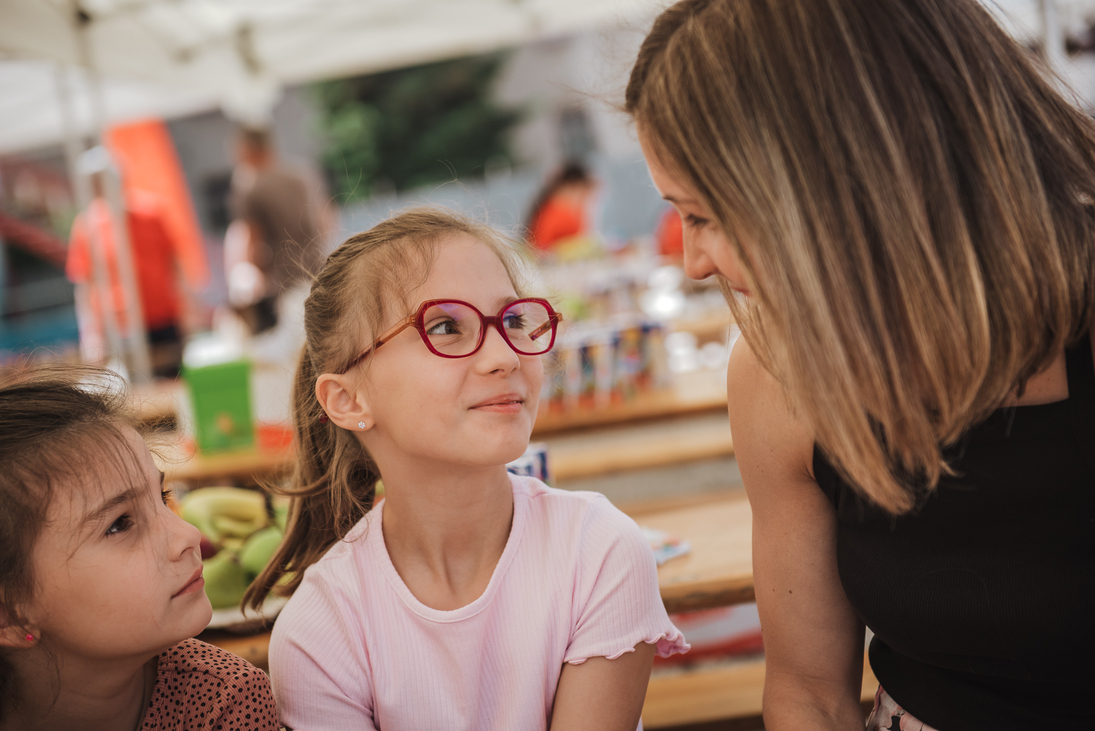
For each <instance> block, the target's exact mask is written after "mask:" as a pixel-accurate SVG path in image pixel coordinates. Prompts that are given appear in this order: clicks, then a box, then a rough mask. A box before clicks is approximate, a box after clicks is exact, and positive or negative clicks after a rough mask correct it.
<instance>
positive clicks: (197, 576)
mask: <svg viewBox="0 0 1095 731" xmlns="http://www.w3.org/2000/svg"><path fill="white" fill-rule="evenodd" d="M204 588H205V579H203V578H202V567H201V566H199V567H198V570H197V571H195V572H194V576H192V577H191V579H190V581H188V582H187V583H186V586H184V587H183V588H181V589H179V590H178V591H177V592H175V594H174V595H173V596H172V597H171V598H172V599H174V598H175V597H179V596H183V595H184V594H192V593H194V592H196V591H201V590H202V589H204Z"/></svg>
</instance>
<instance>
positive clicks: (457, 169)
mask: <svg viewBox="0 0 1095 731" xmlns="http://www.w3.org/2000/svg"><path fill="white" fill-rule="evenodd" d="M503 60H504V56H503V54H501V53H494V54H490V55H486V56H474V57H470V58H460V59H455V60H451V61H442V62H439V63H431V64H426V65H422V66H414V67H411V68H404V69H397V70H393V71H385V72H382V73H378V74H370V75H368V76H359V77H356V78H351V79H339V80H336V81H328V82H323V83H320V84H317V85H316V87H315V88H316V96H317V99H318V100H319V105H320V109H321V119H322V132H323V135H324V140H325V147H324V154H323V165H324V168H325V169H326V172H327V175H328V177H329V180H330V182H331V184H332V190H334V191H336V192H337V193H338V194H339V195H340V197H341V199H342V200H343V201H344V202H348V201H352V200H359V199H362V198H367V197H369V196H370V195H371V194H372V193H373V192H374V189H377V188H380V187H383V188H390V187H394V188H395V189H396V190H406V189H408V188H414V187H417V186H420V185H426V184H429V183H439V182H444V181H448V180H452V179H453V178H477V177H480V176H482V175H483V170H484V166H485V164H486V163H487V162H488V161H491V162H492V163H495V162H502V161H504V162H506V163H512V162H513V155H512V153H511V151H510V147H509V134H508V133H509V131H510V130H511V129H512V127H513V126H514V125H515V124H516V123H517V122H518V121H519V120H520V118H521V113H520V112H519V111H517V110H513V109H504V108H501V107H499V106H497V105H496V104H495V103H494V102H493V100H492V99H491V96H490V92H491V85H492V82H493V81H494V79H495V77H496V76H497V74H498V71H499V69H500V67H501V65H502V62H503Z"/></svg>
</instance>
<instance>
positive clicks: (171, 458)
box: [160, 405, 734, 485]
mask: <svg viewBox="0 0 1095 731" xmlns="http://www.w3.org/2000/svg"><path fill="white" fill-rule="evenodd" d="M534 438H535V439H536V441H542V442H544V443H546V444H547V447H548V459H549V463H550V467H551V471H552V476H553V479H554V480H555V481H556V482H557V483H564V482H566V481H568V480H575V479H579V478H584V477H595V476H600V475H606V474H612V473H615V472H628V471H634V470H641V469H649V468H652V467H664V466H667V465H673V464H682V463H686V462H692V461H696V460H704V459H713V458H718V457H727V456H733V454H734V442H733V439H732V438H731V434H730V422H729V421H728V419H727V418H726V411H725V405H724V406H723V407H722V408H720V409H719V410H717V411H707V412H697V413H692V414H690V415H686V416H676V417H674V418H663V419H660V420H656V421H643V422H640V423H637V424H622V425H621V424H618V425H615V426H603V427H599V428H589V429H580V430H577V431H571V432H565V433H552V434H548V435H546V436H543V437H539V436H536V437H534ZM160 451H162V452H163V453H164V457H165V458H166V459H165V461H164V467H163V469H164V471H165V472H166V473H167V477H168V479H170V480H180V481H182V482H186V483H189V484H191V485H201V484H208V483H210V482H213V481H216V480H225V479H228V480H233V481H237V482H244V483H248V482H255V481H259V480H262V479H271V478H277V477H278V476H279V475H283V474H285V473H286V472H288V470H289V469H291V468H292V464H293V459H294V454H293V451H292V450H291V449H283V450H279V451H263V450H259V449H249V450H244V451H239V452H226V453H223V454H212V455H209V454H195V455H192V456H191V455H189V454H188V453H187V452H186V451H185V450H184V449H183V448H182V446H181V445H180V444H178V443H174V444H166V445H164V447H163V448H162V449H161V450H160Z"/></svg>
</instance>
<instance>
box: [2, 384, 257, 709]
mask: <svg viewBox="0 0 1095 731" xmlns="http://www.w3.org/2000/svg"><path fill="white" fill-rule="evenodd" d="M120 380H121V379H120V378H118V377H117V376H114V375H112V374H110V373H109V372H106V371H100V370H97V369H92V368H81V367H76V366H71V367H53V368H48V369H41V370H39V371H36V372H34V373H33V374H31V375H29V376H26V377H23V378H20V379H19V380H16V381H13V382H9V383H5V384H0V566H3V570H2V571H0V729H2V730H3V731H9V729H11V730H13V731H14V730H16V729H17V730H18V731H35V730H36V729H42V730H43V731H45V730H47V729H48V731H66V730H68V729H74V730H75V729H79V730H80V731H92V730H93V729H94V730H96V731H99V730H102V731H132V730H133V729H146V730H150V729H179V728H185V729H197V728H208V729H213V728H220V729H225V730H226V731H227V730H228V729H240V730H241V731H242V730H244V729H247V730H248V731H250V730H252V729H270V730H272V729H276V728H277V713H276V711H275V709H274V699H273V696H272V695H271V693H270V683H269V681H268V680H267V678H266V676H265V675H264V674H263V673H262V671H261V670H258V669H256V668H255V667H253V666H252V665H250V664H248V663H247V662H245V661H244V660H242V659H240V658H238V657H235V656H234V655H231V654H229V653H227V652H224V651H223V650H220V649H218V648H216V647H213V646H211V645H207V644H205V643H204V642H199V641H197V640H193V639H187V638H191V637H193V636H194V635H196V634H197V633H198V632H201V631H202V630H203V629H204V628H205V626H206V624H207V623H208V622H209V618H210V616H211V614H212V608H211V607H210V606H209V600H208V599H207V598H206V596H205V592H204V591H203V587H204V583H203V581H202V562H201V557H200V555H199V551H198V541H199V538H200V536H199V534H198V530H197V529H196V528H194V527H192V526H190V525H188V524H187V523H185V522H184V521H183V520H182V518H179V517H178V516H177V515H175V513H174V512H172V510H171V508H169V507H168V506H167V500H168V493H167V492H166V491H165V490H164V488H163V473H162V472H160V471H159V470H158V469H157V468H156V465H155V463H154V462H153V461H152V455H151V454H149V451H148V447H146V446H145V442H144V440H143V439H142V437H141V433H140V431H139V429H140V427H139V424H138V422H137V420H136V418H135V416H134V415H133V414H131V413H130V411H129V410H128V408H127V407H126V401H125V395H124V390H122V389H121V388H119V387H118V383H119V382H120Z"/></svg>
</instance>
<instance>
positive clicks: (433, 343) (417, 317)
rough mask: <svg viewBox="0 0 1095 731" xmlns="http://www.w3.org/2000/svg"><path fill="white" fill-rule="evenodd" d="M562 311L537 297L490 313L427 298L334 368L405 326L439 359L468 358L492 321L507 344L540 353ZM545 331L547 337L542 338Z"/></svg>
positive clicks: (548, 344)
mask: <svg viewBox="0 0 1095 731" xmlns="http://www.w3.org/2000/svg"><path fill="white" fill-rule="evenodd" d="M562 319H563V316H562V315H561V314H559V313H558V312H556V311H555V310H554V309H553V308H552V306H551V305H550V304H549V303H548V301H547V300H543V299H537V298H527V299H519V300H515V301H513V302H510V303H509V304H508V305H506V306H505V307H503V308H502V309H501V310H499V311H498V314H497V315H495V316H494V317H487V316H486V315H484V314H483V313H482V312H480V311H479V310H477V309H476V308H475V306H474V305H471V304H468V303H467V302H462V301H460V300H427V301H425V302H423V303H422V304H421V305H419V306H418V310H417V311H416V312H415V313H414V314H412V315H408V316H407V317H405V318H403V319H402V320H400V321H399V322H397V323H396V324H395V325H393V326H392V327H391V328H390V329H389V330H388V331H387V332H385V333H384V334H383V335H381V336H380V337H379V338H377V339H376V340H375V341H373V344H372V345H371V346H370V347H368V348H366V349H365V351H364V352H362V353H361V355H359V356H357V357H356V358H354V359H353V360H351V361H350V362H349V364H347V365H346V367H345V368H343V369H342V370H340V371H339V374H342V373H345V372H346V371H348V370H350V369H351V368H353V367H354V366H356V365H357V364H358V363H360V362H361V361H363V360H365V358H366V357H367V356H368V355H369V354H370V353H372V352H373V351H374V350H376V349H377V348H379V347H380V346H381V345H383V344H384V343H386V342H388V341H389V340H391V339H392V338H394V337H395V336H396V335H398V334H399V333H401V332H403V331H404V330H406V329H407V328H408V327H413V328H414V329H416V330H418V334H419V335H421V336H422V342H424V343H425V344H426V347H427V348H429V349H430V352H431V353H433V354H434V355H437V356H440V357H442V358H467V357H468V356H469V355H472V354H474V353H475V352H477V351H478V350H479V348H481V347H483V341H484V340H485V339H486V332H487V328H488V327H490V326H492V325H493V326H494V328H495V329H496V330H498V332H499V333H500V334H501V335H502V339H503V340H505V341H506V344H507V345H509V346H510V347H511V348H513V350H514V352H516V353H519V354H521V355H543V354H544V353H546V352H548V351H549V350H551V348H552V346H553V345H555V332H556V330H557V329H558V327H559V323H560V322H561V321H562ZM549 333H550V337H547V336H548V334H549Z"/></svg>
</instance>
